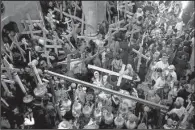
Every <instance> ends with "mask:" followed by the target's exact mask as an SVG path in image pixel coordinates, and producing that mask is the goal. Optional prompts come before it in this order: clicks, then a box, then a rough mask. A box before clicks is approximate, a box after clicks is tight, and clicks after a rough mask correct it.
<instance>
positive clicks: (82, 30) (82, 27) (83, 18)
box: [81, 7, 85, 35]
mask: <svg viewBox="0 0 195 130" xmlns="http://www.w3.org/2000/svg"><path fill="white" fill-rule="evenodd" d="M82 8H83V7H82ZM84 20H85V15H84V12H83V11H82V21H84ZM83 33H84V23H81V35H83Z"/></svg>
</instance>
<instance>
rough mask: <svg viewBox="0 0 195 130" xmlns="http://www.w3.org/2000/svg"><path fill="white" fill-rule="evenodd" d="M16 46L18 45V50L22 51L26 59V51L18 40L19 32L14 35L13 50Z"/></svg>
mask: <svg viewBox="0 0 195 130" xmlns="http://www.w3.org/2000/svg"><path fill="white" fill-rule="evenodd" d="M14 46H16V47H17V48H18V50H19V51H20V54H21V55H22V58H23V60H24V61H26V58H25V57H24V54H26V52H25V51H24V50H23V49H22V48H21V47H20V43H19V42H18V34H17V33H16V34H15V36H14V39H13V41H12V45H11V47H10V50H12V49H13V47H14Z"/></svg>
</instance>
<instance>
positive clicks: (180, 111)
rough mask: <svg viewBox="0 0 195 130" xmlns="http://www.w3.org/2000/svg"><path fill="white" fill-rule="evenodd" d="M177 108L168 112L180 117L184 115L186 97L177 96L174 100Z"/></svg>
mask: <svg viewBox="0 0 195 130" xmlns="http://www.w3.org/2000/svg"><path fill="white" fill-rule="evenodd" d="M174 105H175V108H173V109H172V110H171V111H170V112H168V114H171V113H175V114H177V115H178V116H179V118H181V117H182V115H183V114H184V112H185V107H184V106H183V105H184V99H183V98H182V97H177V99H176V100H175V102H174Z"/></svg>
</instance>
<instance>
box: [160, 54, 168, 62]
mask: <svg viewBox="0 0 195 130" xmlns="http://www.w3.org/2000/svg"><path fill="white" fill-rule="evenodd" d="M161 61H162V62H163V63H164V64H166V63H167V61H168V56H167V54H166V53H163V54H162V57H161Z"/></svg>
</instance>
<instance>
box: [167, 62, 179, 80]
mask: <svg viewBox="0 0 195 130" xmlns="http://www.w3.org/2000/svg"><path fill="white" fill-rule="evenodd" d="M165 73H166V76H167V75H169V74H170V75H171V76H172V78H173V81H174V82H175V81H177V74H176V72H175V66H174V65H170V66H169V67H168V70H166V71H165Z"/></svg>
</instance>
